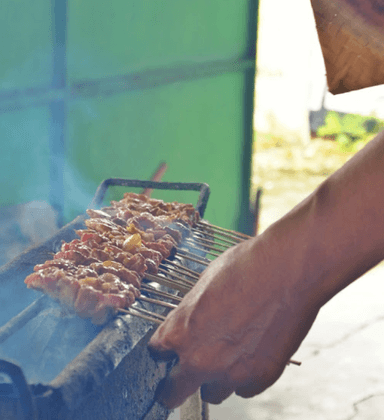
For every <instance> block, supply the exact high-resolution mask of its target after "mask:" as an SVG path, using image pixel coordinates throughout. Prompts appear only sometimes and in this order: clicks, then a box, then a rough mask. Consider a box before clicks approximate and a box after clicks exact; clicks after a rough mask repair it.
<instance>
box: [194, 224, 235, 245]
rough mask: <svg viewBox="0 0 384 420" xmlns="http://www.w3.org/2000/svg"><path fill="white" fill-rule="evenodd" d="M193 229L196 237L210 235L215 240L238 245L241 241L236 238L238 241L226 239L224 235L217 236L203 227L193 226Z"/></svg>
mask: <svg viewBox="0 0 384 420" xmlns="http://www.w3.org/2000/svg"><path fill="white" fill-rule="evenodd" d="M191 231H192V234H193V236H194V237H196V236H197V237H199V238H206V237H207V236H208V237H210V238H211V239H213V240H214V241H215V240H219V241H221V242H225V243H226V244H228V245H229V246H233V245H237V244H238V243H239V240H236V241H234V240H231V241H229V240H228V239H224V238H222V237H217V236H215V235H214V233H210V232H208V231H204V230H201V229H195V228H192V229H191ZM240 242H241V241H240Z"/></svg>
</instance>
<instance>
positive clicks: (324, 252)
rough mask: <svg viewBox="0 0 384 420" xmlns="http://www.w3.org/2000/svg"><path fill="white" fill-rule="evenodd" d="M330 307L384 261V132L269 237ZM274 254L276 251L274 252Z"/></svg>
mask: <svg viewBox="0 0 384 420" xmlns="http://www.w3.org/2000/svg"><path fill="white" fill-rule="evenodd" d="M265 235H266V237H267V238H268V242H270V241H272V242H274V243H275V246H276V247H277V251H278V252H279V253H280V255H284V257H283V258H284V259H291V261H289V262H288V263H287V261H286V263H287V264H288V267H290V268H291V270H293V271H291V274H292V273H295V274H296V275H297V279H296V282H295V283H294V284H293V285H294V287H299V288H300V287H303V288H304V289H303V291H304V292H308V293H309V294H310V295H311V298H312V299H318V300H319V301H321V302H322V303H325V302H326V301H328V300H329V299H330V298H332V297H333V296H334V295H335V294H336V293H338V292H339V291H340V290H342V289H343V288H344V287H346V286H347V285H348V284H350V283H351V282H353V281H354V280H356V279H357V278H358V277H359V276H361V275H362V274H363V273H364V272H366V271H367V270H369V269H370V268H372V267H373V266H374V265H376V264H377V263H378V262H380V261H381V260H382V259H383V258H384V132H383V133H380V134H379V135H378V136H377V137H376V138H375V139H374V140H372V142H371V143H370V144H369V145H368V146H367V147H366V148H364V149H363V150H362V151H360V152H359V153H358V154H356V155H355V156H354V157H353V158H352V159H351V160H350V161H349V162H347V164H345V165H344V166H343V167H342V168H341V169H340V170H338V171H337V172H335V173H334V174H333V175H332V176H330V177H329V178H328V179H327V180H326V181H325V182H323V184H321V185H320V186H319V187H318V188H317V189H316V190H315V191H314V193H313V194H311V195H310V196H309V197H308V198H307V199H305V200H304V201H303V202H302V203H300V204H299V205H298V206H296V207H295V208H294V209H293V210H292V211H291V212H290V213H288V214H287V215H286V216H285V217H283V218H282V219H280V220H279V221H278V222H276V223H275V224H274V225H272V226H271V228H270V229H268V230H267V231H266V232H265ZM272 249H273V247H272Z"/></svg>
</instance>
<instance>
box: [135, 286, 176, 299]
mask: <svg viewBox="0 0 384 420" xmlns="http://www.w3.org/2000/svg"><path fill="white" fill-rule="evenodd" d="M140 289H141V291H143V292H146V293H152V294H154V295H158V296H161V297H164V298H167V299H173V300H175V301H176V302H179V303H180V302H181V301H182V298H181V297H180V296H176V295H171V294H170V293H167V292H163V291H162V290H157V289H155V288H154V287H152V286H150V285H149V284H144V283H142V284H141V288H140Z"/></svg>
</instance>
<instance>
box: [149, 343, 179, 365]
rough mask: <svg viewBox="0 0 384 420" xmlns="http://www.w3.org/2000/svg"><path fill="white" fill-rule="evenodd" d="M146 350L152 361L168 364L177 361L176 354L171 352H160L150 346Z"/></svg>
mask: <svg viewBox="0 0 384 420" xmlns="http://www.w3.org/2000/svg"><path fill="white" fill-rule="evenodd" d="M148 350H149V353H150V355H151V357H152V359H153V360H155V361H158V362H170V361H171V360H173V359H177V353H176V352H174V351H173V350H161V349H157V348H155V347H151V346H148Z"/></svg>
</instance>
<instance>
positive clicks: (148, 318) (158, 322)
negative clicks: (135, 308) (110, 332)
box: [118, 308, 162, 325]
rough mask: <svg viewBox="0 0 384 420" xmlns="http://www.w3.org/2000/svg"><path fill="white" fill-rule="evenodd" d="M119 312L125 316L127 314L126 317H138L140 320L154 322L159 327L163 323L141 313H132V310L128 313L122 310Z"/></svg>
mask: <svg viewBox="0 0 384 420" xmlns="http://www.w3.org/2000/svg"><path fill="white" fill-rule="evenodd" d="M118 311H119V312H121V313H123V314H125V315H133V316H137V317H138V318H142V319H145V320H146V321H151V322H154V323H155V324H158V325H160V324H162V321H160V320H159V319H156V318H152V317H150V316H147V315H144V314H142V313H139V312H138V313H135V312H132V311H130V310H129V311H128V310H126V309H121V308H119V310H118Z"/></svg>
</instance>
